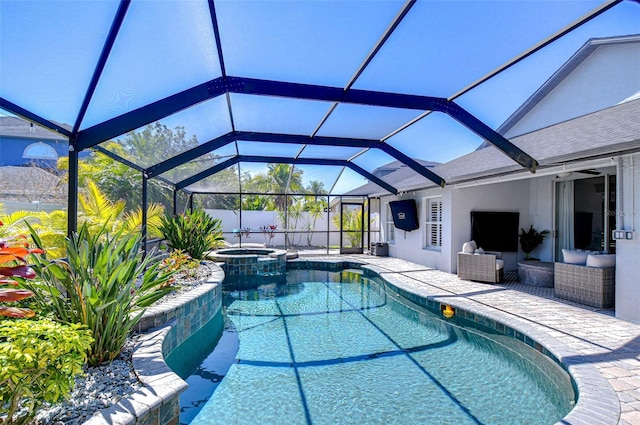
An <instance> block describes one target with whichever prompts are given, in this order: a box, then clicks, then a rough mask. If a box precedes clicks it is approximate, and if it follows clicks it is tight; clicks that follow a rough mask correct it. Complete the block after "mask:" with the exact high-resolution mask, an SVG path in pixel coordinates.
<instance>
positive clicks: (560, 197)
mask: <svg viewBox="0 0 640 425" xmlns="http://www.w3.org/2000/svg"><path fill="white" fill-rule="evenodd" d="M556 187H557V191H556V200H557V202H556V210H557V229H558V242H557V243H558V246H557V250H556V255H557V256H558V259H561V257H560V255H561V252H562V249H574V247H575V245H574V240H575V239H574V233H573V232H574V230H573V229H574V208H573V181H562V182H558V183H557V186H556Z"/></svg>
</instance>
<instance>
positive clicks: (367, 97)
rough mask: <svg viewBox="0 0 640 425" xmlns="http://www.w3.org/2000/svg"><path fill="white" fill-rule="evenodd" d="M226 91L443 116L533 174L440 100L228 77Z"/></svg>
mask: <svg viewBox="0 0 640 425" xmlns="http://www.w3.org/2000/svg"><path fill="white" fill-rule="evenodd" d="M227 87H228V90H229V91H231V92H234V93H243V94H253V95H265V96H281V97H290V98H297V99H308V100H320V101H331V102H341V103H353V104H360V105H371V106H384V107H390V108H404V109H416V110H423V111H439V112H444V113H445V114H447V115H449V116H451V117H452V118H454V119H456V120H458V121H459V122H461V123H462V124H464V125H465V126H466V127H467V128H469V129H470V130H471V131H473V132H474V133H476V134H478V135H479V136H481V137H482V138H484V139H485V140H487V141H488V142H489V143H491V144H493V145H494V146H496V147H497V148H498V149H500V150H501V151H502V152H504V153H505V154H506V155H507V156H509V157H510V158H511V159H513V160H514V161H516V162H517V163H519V164H520V165H522V166H523V167H525V168H527V169H528V170H529V171H531V172H534V171H535V169H536V166H537V164H538V163H537V161H536V160H535V159H533V158H532V157H531V156H529V155H528V154H527V153H525V152H524V151H522V150H521V149H520V148H518V147H517V146H515V145H514V144H512V143H511V142H510V141H508V140H507V139H505V138H504V137H503V136H501V135H500V134H499V133H497V132H496V131H495V130H493V129H492V128H490V127H489V126H487V125H486V124H484V123H483V122H482V121H480V120H479V119H478V118H476V117H475V116H473V115H471V114H470V113H469V112H467V111H466V110H464V109H463V108H461V107H460V106H459V105H457V104H456V103H455V102H453V101H449V100H447V99H443V98H437V97H430V96H416V95H407V94H398V93H385V92H376V91H369V90H349V91H344V90H343V89H341V88H338V87H327V86H316V85H310V84H298V83H287V82H281V81H269V80H258V79H254V78H240V77H229V78H228V79H227Z"/></svg>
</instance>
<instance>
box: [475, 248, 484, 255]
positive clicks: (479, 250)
mask: <svg viewBox="0 0 640 425" xmlns="http://www.w3.org/2000/svg"><path fill="white" fill-rule="evenodd" d="M473 253H474V254H484V253H485V252H484V249H482V248H478V249H476V250H475V251H473Z"/></svg>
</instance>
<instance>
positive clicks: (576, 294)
mask: <svg viewBox="0 0 640 425" xmlns="http://www.w3.org/2000/svg"><path fill="white" fill-rule="evenodd" d="M581 257H584V258H581ZM563 258H564V262H563V263H555V264H554V290H555V294H556V297H558V298H562V299H565V300H569V301H575V302H577V303H580V304H585V305H588V306H591V307H596V308H611V307H613V306H614V300H615V291H616V269H615V255H613V254H596V253H590V252H587V251H582V252H581V251H569V250H563ZM583 260H584V263H583Z"/></svg>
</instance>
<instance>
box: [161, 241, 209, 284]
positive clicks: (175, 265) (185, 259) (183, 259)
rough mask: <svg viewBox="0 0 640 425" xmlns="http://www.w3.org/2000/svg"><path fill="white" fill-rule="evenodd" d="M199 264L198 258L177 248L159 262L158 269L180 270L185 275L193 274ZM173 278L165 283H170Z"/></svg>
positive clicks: (176, 271)
mask: <svg viewBox="0 0 640 425" xmlns="http://www.w3.org/2000/svg"><path fill="white" fill-rule="evenodd" d="M199 265H200V262H199V261H198V260H194V259H193V258H191V256H190V255H189V254H187V253H186V252H184V251H181V250H179V249H174V250H173V251H171V252H170V253H169V255H168V256H167V257H166V258H164V259H163V260H162V261H161V262H160V267H159V268H160V270H167V271H171V272H175V273H179V272H182V273H184V274H185V275H186V276H187V277H193V276H195V273H196V269H197V268H198V266H199ZM172 282H173V278H172V279H171V280H169V281H168V282H167V283H166V284H165V285H168V284H171V283H172Z"/></svg>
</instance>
